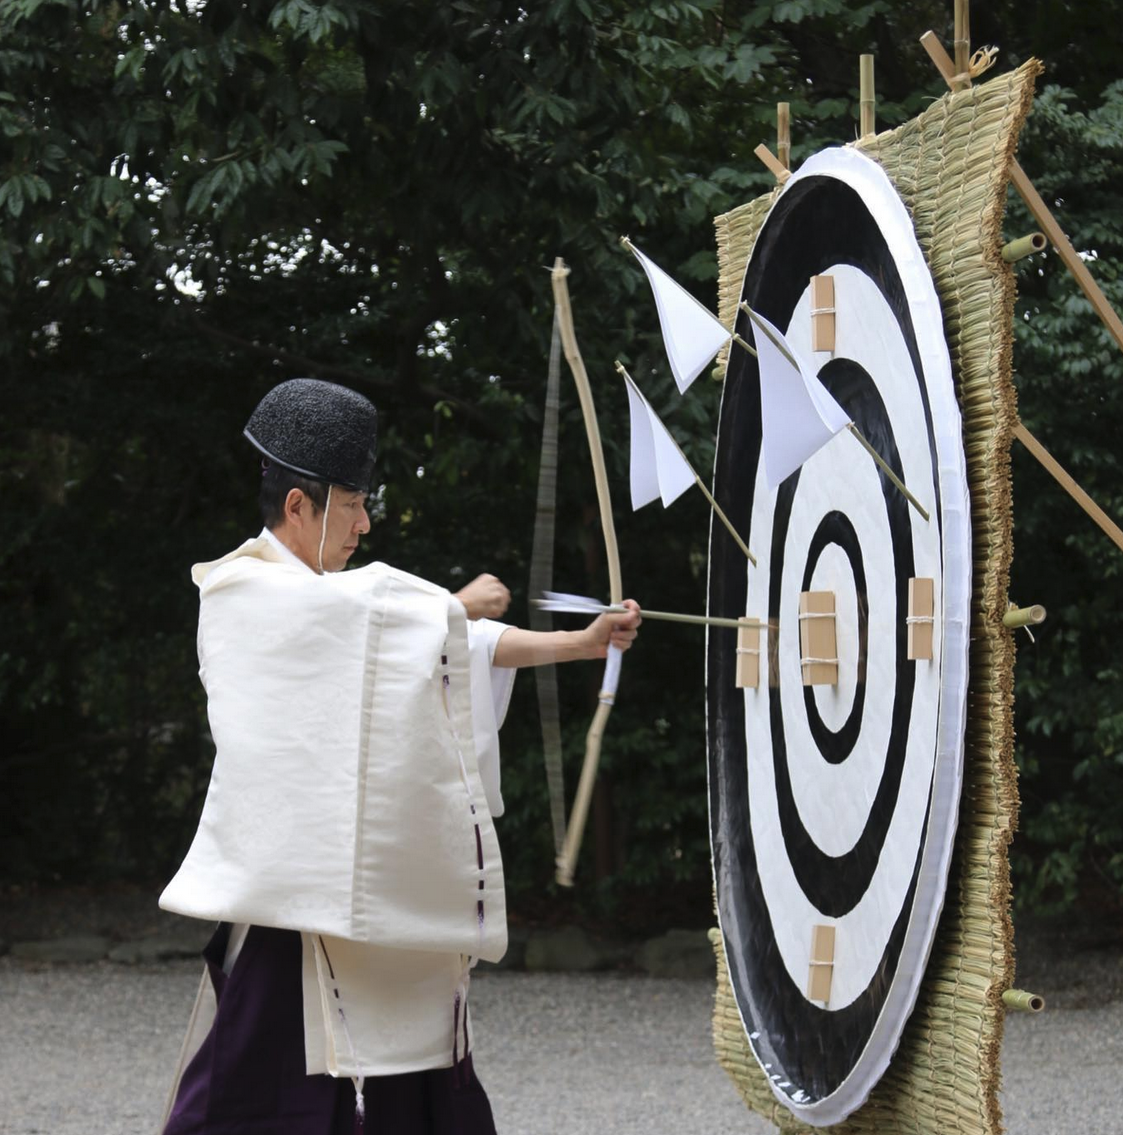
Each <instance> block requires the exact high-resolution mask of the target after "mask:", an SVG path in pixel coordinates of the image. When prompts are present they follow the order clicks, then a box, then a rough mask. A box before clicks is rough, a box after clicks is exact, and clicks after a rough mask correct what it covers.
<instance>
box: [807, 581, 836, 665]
mask: <svg viewBox="0 0 1123 1135" xmlns="http://www.w3.org/2000/svg"><path fill="white" fill-rule="evenodd" d="M834 618H835V615H834V592H833V591H804V592H803V593H802V594H801V595H800V597H799V651H800V667H801V668H802V670H803V684H804V685H805V686H836V685H838V645H837V642H838V638H837V635H836V634H835V625H834Z"/></svg>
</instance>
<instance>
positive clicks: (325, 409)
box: [242, 378, 378, 493]
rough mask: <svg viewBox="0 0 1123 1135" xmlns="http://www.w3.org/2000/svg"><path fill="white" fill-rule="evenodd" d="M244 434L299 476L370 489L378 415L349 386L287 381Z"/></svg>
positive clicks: (275, 389)
mask: <svg viewBox="0 0 1123 1135" xmlns="http://www.w3.org/2000/svg"><path fill="white" fill-rule="evenodd" d="M242 432H243V433H244V434H245V435H246V437H248V438H249V439H250V441H251V442H253V444H254V445H255V446H256V447H257V448H258V449H259V450H260V451H261V452H262V453H263V454H264V455H265V456H266V457H268V458H269V460H270V461H275V462H276V463H277V464H278V465H283V466H284V467H285V468H286V469H291V470H292V471H293V472H294V473H299V474H301V476H304V477H311V478H312V480H314V481H324V482H326V483H327V484H330V485H340V486H342V487H343V488H345V489H354V490H355V491H357V492H362V493H365V492H368V491H369V490H370V482H371V478H372V477H373V475H374V451H375V445H376V443H377V440H378V411H377V410H375V408H374V406H372V405H371V403H370V402H368V401H367V400H366V399H365V398H364V397H363V396H362V395H361V394H356V393H355V391H354V390H348V389H347V387H346V386H337V385H336V384H335V383H334V382H321V381H320V380H319V379H316V378H293V379H290V380H289V381H288V382H282V383H281V385H280V386H274V387H273V389H272V390H270V391H269V393H268V394H266V395H265V397H264V398H262V400H261V401H260V402H259V403H258V404H257V409H256V410H254V412H253V413H252V414H251V415H250V420H249V421H248V422H247V423H246V428H245V430H243V431H242Z"/></svg>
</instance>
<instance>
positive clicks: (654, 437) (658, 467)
mask: <svg viewBox="0 0 1123 1135" xmlns="http://www.w3.org/2000/svg"><path fill="white" fill-rule="evenodd" d="M624 381H625V382H626V383H627V384H628V410H629V412H630V416H631V422H632V451H631V452H632V456H631V482H632V509H633V510H635V509H639V508H643V506H644V505H645V504H650V502H651V501H653V500H654V499H655V498H656V497H662V498H663V507H664V508H666V507H667V505H669V504H672V503H673V502H674V501H676V500H678V498H679V497H681V496H682V494H683V493H685V492H686V490H687V489H689V488H690V486H691V485H693V484H694V470H693V469H692V468H691V467H690V462H689V461H687V460H686V458H685V457H683V455H682V453H681V452H680V450H679V447H678V446H677V445H676V444H675V441H674V438H672V437H671V435H670V434H669V433H668V432H667V427H666V426H665V425H663V423H662V422H661V421H660V419H659V415H658V414H656V413H655V411H654V410H653V409H652V408H651V407H650V406H649V405H648V404H647V399H646V398H644V396H643V395H642V394H641V393H640V392H639V387H638V386H636V384H635V383H634V382H633V381H632V380H631V379H630V378H629V377H628V376H627V375H624Z"/></svg>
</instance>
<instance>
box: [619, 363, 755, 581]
mask: <svg viewBox="0 0 1123 1135" xmlns="http://www.w3.org/2000/svg"><path fill="white" fill-rule="evenodd" d="M616 369H617V371H618V372H619V373H620V374H622V375H623V376H624V377H625V378H627V379H629V380H630V381H631V382H632V384H633V385H635V380H634V379H632V376H631V375H630V374H629V373H628V372H627V371H626V370H625V369H624V364H623V363H622V362H621V361H620V360H619V359H617V360H616ZM667 437H669V438H670V439H671V444H672V445H673V446H674V447H675V449H677V450H678V455H679V457H681V458H682V459H683V461H684V462H685V463H686V467H687V468H688V469H689V470H690V472H691V473H693V474H694V483H695V484H696V485H697V486H698V488H700V489H701V490H702V495H703V496H704V497H705V498H706V500H708V501H709V502H710V508H712V509H713V510H714V512H715V513H717V518H718V520H720V521H721V522H722V524H724V525H725V528H726V531H727V532H728V533H729V535H730V536H732V537H733V539H734V541H735V542H736V544H737V547H738V548H740V549H741V551H742V552H744V553H745V558H746V559H747V560H748V561H749V563H751V564H752V565H753V567H756V556H754V555H753V554H752V552H750V551H749V546H748V544H746V543H745V541H744V540H742V539H741V536H740V533H739V532H738V531H737V529H736V528H734V527H733V522H732V521H731V520H730V519H729V517H728V516H726V515H725V512H724V511H723V510H722V507H721V505H719V504H718V503H717V501H716V500H714V495H713V493H711V492H710V490H709V489H708V488H706V485H705V482H704V481H703V480H702V478H701V477H699V476H698V471H697V470H696V469H695V468H694V466H693V465H691V464H690V459H689V458H688V457H687V456H686V454H685V453H683V451H682V446H680V445H679V443H678V442H677V441H675V439H674V437H673V435H672V434H671V432H670V430H668V431H667Z"/></svg>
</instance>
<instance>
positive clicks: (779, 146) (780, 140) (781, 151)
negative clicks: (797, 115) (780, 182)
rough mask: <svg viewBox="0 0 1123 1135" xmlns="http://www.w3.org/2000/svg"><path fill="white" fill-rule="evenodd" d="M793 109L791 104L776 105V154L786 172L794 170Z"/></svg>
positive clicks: (780, 103) (779, 103)
mask: <svg viewBox="0 0 1123 1135" xmlns="http://www.w3.org/2000/svg"><path fill="white" fill-rule="evenodd" d="M791 109H792V108H791V104H790V103H786V102H778V103H777V104H776V154H777V155H778V157H779V160H780V165H782V166H783V167H784V169H786V170H790V169H791V168H792V126H791Z"/></svg>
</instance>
